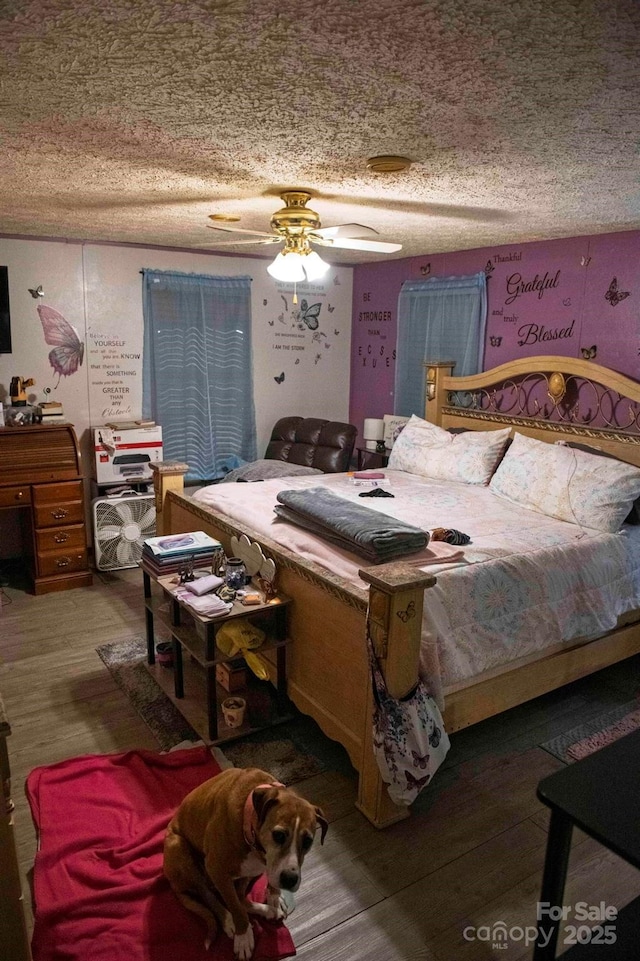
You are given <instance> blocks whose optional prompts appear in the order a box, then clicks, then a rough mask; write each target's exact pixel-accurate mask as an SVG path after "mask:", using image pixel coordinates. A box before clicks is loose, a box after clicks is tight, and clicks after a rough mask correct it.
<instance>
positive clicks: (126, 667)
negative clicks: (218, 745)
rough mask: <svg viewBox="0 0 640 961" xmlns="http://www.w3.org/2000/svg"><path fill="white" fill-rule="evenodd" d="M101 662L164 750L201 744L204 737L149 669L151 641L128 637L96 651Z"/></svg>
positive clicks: (102, 646) (103, 645)
mask: <svg viewBox="0 0 640 961" xmlns="http://www.w3.org/2000/svg"><path fill="white" fill-rule="evenodd" d="M96 652H97V654H98V657H99V658H100V660H101V661H102V662H103V663H104V665H105V667H107V668H108V670H109V672H110V674H111V676H112V677H113V679H114V681H115V682H116V684H117V685H118V687H119V688H120V689H121V690H122V691H124V693H125V694H126V695H127V697H128V698H129V700H130V701H131V704H132V705H133V707H134V708H135V709H136V711H137V712H138V714H139V715H140V717H141V718H142V720H143V721H144V722H145V723H146V724H147V726H148V727H149V728H150V729H151V731H152V733H153V735H154V737H155V738H156V740H157V741H158V744H159V745H160V747H161V748H162V749H163V751H168V750H170V749H171V748H172V747H175V746H176V745H177V744H180V743H182V741H199V740H200V735H199V734H198V733H197V731H195V730H194V729H193V728H192V727H191V725H190V724H189V722H188V721H186V720H185V719H184V718H183V716H182V714H181V713H180V711H179V710H178V709H177V707H175V705H174V704H173V703H172V702H171V701H170V700H169V698H168V697H167V695H166V694H165V693H164V691H163V690H162V688H161V687H160V686H159V685H158V684H156V682H155V681H154V679H153V678H152V677H151V675H150V674H149V672H148V671H147V669H146V667H145V661H146V658H147V642H146V641H145V640H144V638H142V637H128V638H125V639H124V640H120V641H114V642H113V643H111V644H102V645H101V646H100V647H98V648H96Z"/></svg>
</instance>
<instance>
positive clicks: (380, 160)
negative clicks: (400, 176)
mask: <svg viewBox="0 0 640 961" xmlns="http://www.w3.org/2000/svg"><path fill="white" fill-rule="evenodd" d="M410 166H411V161H410V160H409V158H408V157H398V156H396V155H395V154H380V156H378V157H369V159H368V160H367V170H371V171H372V172H373V173H375V174H395V173H400V171H402V170H408V169H409V167H410Z"/></svg>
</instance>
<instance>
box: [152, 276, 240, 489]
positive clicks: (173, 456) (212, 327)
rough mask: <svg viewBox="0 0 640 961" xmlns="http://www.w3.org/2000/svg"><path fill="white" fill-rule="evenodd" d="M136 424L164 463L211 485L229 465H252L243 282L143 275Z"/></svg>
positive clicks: (233, 278) (224, 279)
mask: <svg viewBox="0 0 640 961" xmlns="http://www.w3.org/2000/svg"><path fill="white" fill-rule="evenodd" d="M142 274H143V283H142V289H143V313H144V355H143V381H142V410H143V416H144V417H149V418H152V419H153V420H155V421H156V423H158V424H160V425H161V427H162V437H163V441H164V458H165V460H179V461H184V462H185V463H187V464H188V465H189V472H188V473H187V475H186V477H187V479H188V480H201V481H202V480H212V479H214V478H215V477H218V476H220V475H221V474H222V473H223V471H222V470H221V465H222V464H223V462H224V461H226V460H227V459H229V458H234V457H236V458H237V457H240V458H242V459H243V460H255V457H256V425H255V410H254V404H253V374H252V362H251V278H250V277H210V276H207V275H206V274H182V273H175V272H172V271H163V270H143V271H142Z"/></svg>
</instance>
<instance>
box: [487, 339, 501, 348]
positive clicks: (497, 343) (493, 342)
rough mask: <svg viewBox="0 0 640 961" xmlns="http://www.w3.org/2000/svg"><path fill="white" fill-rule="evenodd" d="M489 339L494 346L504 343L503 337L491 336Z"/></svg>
mask: <svg viewBox="0 0 640 961" xmlns="http://www.w3.org/2000/svg"><path fill="white" fill-rule="evenodd" d="M489 340H490V342H491V346H492V347H499V346H500V344H501V343H502V337H490V338H489Z"/></svg>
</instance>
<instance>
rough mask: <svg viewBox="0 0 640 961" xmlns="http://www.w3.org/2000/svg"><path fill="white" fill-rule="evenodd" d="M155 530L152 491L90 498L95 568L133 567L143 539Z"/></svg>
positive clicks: (105, 569)
mask: <svg viewBox="0 0 640 961" xmlns="http://www.w3.org/2000/svg"><path fill="white" fill-rule="evenodd" d="M155 532H156V508H155V495H154V494H137V493H136V492H135V491H127V492H125V493H122V494H119V495H118V496H117V497H96V499H95V500H94V501H93V550H94V554H95V562H96V567H97V568H98V570H99V571H117V570H122V569H123V568H125V567H137V566H138V561H139V560H140V558H141V556H142V546H143V544H144V541H145V538H147V537H153V536H154V534H155Z"/></svg>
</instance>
